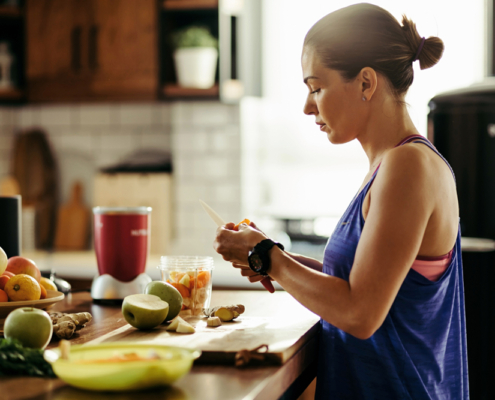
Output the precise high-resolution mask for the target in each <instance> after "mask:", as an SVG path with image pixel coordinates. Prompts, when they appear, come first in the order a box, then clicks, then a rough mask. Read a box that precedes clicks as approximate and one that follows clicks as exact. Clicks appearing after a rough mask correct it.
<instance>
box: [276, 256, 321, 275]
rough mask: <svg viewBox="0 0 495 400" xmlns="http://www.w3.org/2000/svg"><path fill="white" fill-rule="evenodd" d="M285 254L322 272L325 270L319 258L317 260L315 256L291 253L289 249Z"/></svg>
mask: <svg viewBox="0 0 495 400" xmlns="http://www.w3.org/2000/svg"><path fill="white" fill-rule="evenodd" d="M285 254H287V255H288V256H289V257H290V258H292V259H293V260H295V261H297V262H298V263H299V264H302V265H305V266H306V267H308V268H311V269H314V270H315V271H320V272H321V271H322V270H323V264H322V263H321V262H319V261H318V260H315V259H314V258H311V257H306V256H303V255H301V254H295V253H289V252H288V251H286V252H285Z"/></svg>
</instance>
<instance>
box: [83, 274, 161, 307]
mask: <svg viewBox="0 0 495 400" xmlns="http://www.w3.org/2000/svg"><path fill="white" fill-rule="evenodd" d="M151 280H152V279H151V278H150V276H149V275H147V274H145V273H142V274H139V275H138V276H136V277H135V278H134V279H133V280H132V281H130V282H122V281H119V280H118V279H116V278H114V277H113V276H111V275H108V274H103V275H99V276H96V277H95V278H94V279H93V284H92V285H91V297H92V298H93V301H94V302H95V303H107V304H118V303H121V302H122V300H124V297H126V296H128V295H130V294H141V293H144V289H145V288H146V285H147V284H148V283H150V282H151Z"/></svg>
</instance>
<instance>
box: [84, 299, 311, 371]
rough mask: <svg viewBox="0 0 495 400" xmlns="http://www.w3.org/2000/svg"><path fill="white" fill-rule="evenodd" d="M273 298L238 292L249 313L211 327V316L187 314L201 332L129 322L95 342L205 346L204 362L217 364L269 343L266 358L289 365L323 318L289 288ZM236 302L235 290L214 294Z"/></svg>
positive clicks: (216, 301)
mask: <svg viewBox="0 0 495 400" xmlns="http://www.w3.org/2000/svg"><path fill="white" fill-rule="evenodd" d="M227 298H228V299H229V300H230V301H229V300H227ZM264 298H265V300H266V297H264ZM248 299H249V300H248ZM282 299H283V301H282ZM270 300H271V301H270V302H269V303H268V304H264V303H263V302H262V301H258V302H256V301H255V302H253V301H252V293H249V294H248V295H247V296H246V295H245V294H243V292H238V294H236V303H240V304H244V305H245V306H246V312H245V313H244V314H242V315H241V316H239V317H238V318H237V319H236V320H234V322H224V323H223V324H222V326H220V327H217V328H209V327H207V326H206V318H199V317H185V318H184V319H186V320H187V321H188V322H189V323H191V325H193V326H194V327H195V328H196V333H193V334H181V333H176V332H167V331H166V327H167V326H166V325H161V326H159V327H157V328H155V329H153V330H150V331H140V330H137V329H135V328H133V327H132V326H130V325H124V326H123V327H122V328H120V329H117V330H115V331H113V332H111V333H109V334H106V335H104V336H102V337H100V338H98V339H95V340H93V341H91V342H89V344H97V343H110V342H132V343H157V344H162V345H170V346H180V347H188V348H194V349H199V350H201V351H202V355H201V357H200V359H199V360H198V361H199V362H202V363H211V364H232V363H233V362H234V357H235V355H236V354H237V353H238V352H239V351H241V350H245V349H247V350H252V349H255V348H256V347H258V346H260V345H263V344H266V345H268V351H267V354H266V357H265V362H264V363H265V364H283V363H285V362H286V361H287V360H288V359H289V358H290V357H292V356H293V355H294V354H295V353H296V352H297V351H298V350H299V349H300V348H301V347H302V346H303V345H304V344H306V343H307V342H308V341H309V340H314V339H315V337H316V336H317V331H318V329H319V317H318V316H317V315H315V314H313V313H312V312H311V311H309V310H308V309H306V308H305V307H303V306H302V305H301V304H299V303H298V302H297V301H296V300H294V299H293V298H292V297H288V296H287V294H286V293H281V292H275V293H274V294H272V295H271V296H270ZM231 302H232V292H222V291H217V292H214V293H213V299H212V306H217V305H221V304H231Z"/></svg>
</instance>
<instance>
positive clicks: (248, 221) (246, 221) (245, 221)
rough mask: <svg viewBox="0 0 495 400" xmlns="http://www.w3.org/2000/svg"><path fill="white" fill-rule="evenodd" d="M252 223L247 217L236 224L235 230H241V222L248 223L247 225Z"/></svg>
mask: <svg viewBox="0 0 495 400" xmlns="http://www.w3.org/2000/svg"><path fill="white" fill-rule="evenodd" d="M250 223H251V221H250V220H248V219H247V218H245V219H243V220H242V221H241V222H239V223H238V224H237V225H236V226H234V231H238V230H239V226H240V225H241V224H246V225H249V224H250Z"/></svg>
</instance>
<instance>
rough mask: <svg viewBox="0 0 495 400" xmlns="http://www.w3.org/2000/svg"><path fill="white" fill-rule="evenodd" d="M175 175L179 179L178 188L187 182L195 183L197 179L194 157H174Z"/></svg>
mask: <svg viewBox="0 0 495 400" xmlns="http://www.w3.org/2000/svg"><path fill="white" fill-rule="evenodd" d="M172 163H173V168H174V175H175V176H176V178H177V183H176V186H178V187H179V186H180V185H181V184H184V183H186V182H193V181H194V178H195V169H194V157H192V156H191V157H184V156H183V155H180V156H179V155H177V154H174V153H173V155H172Z"/></svg>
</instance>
